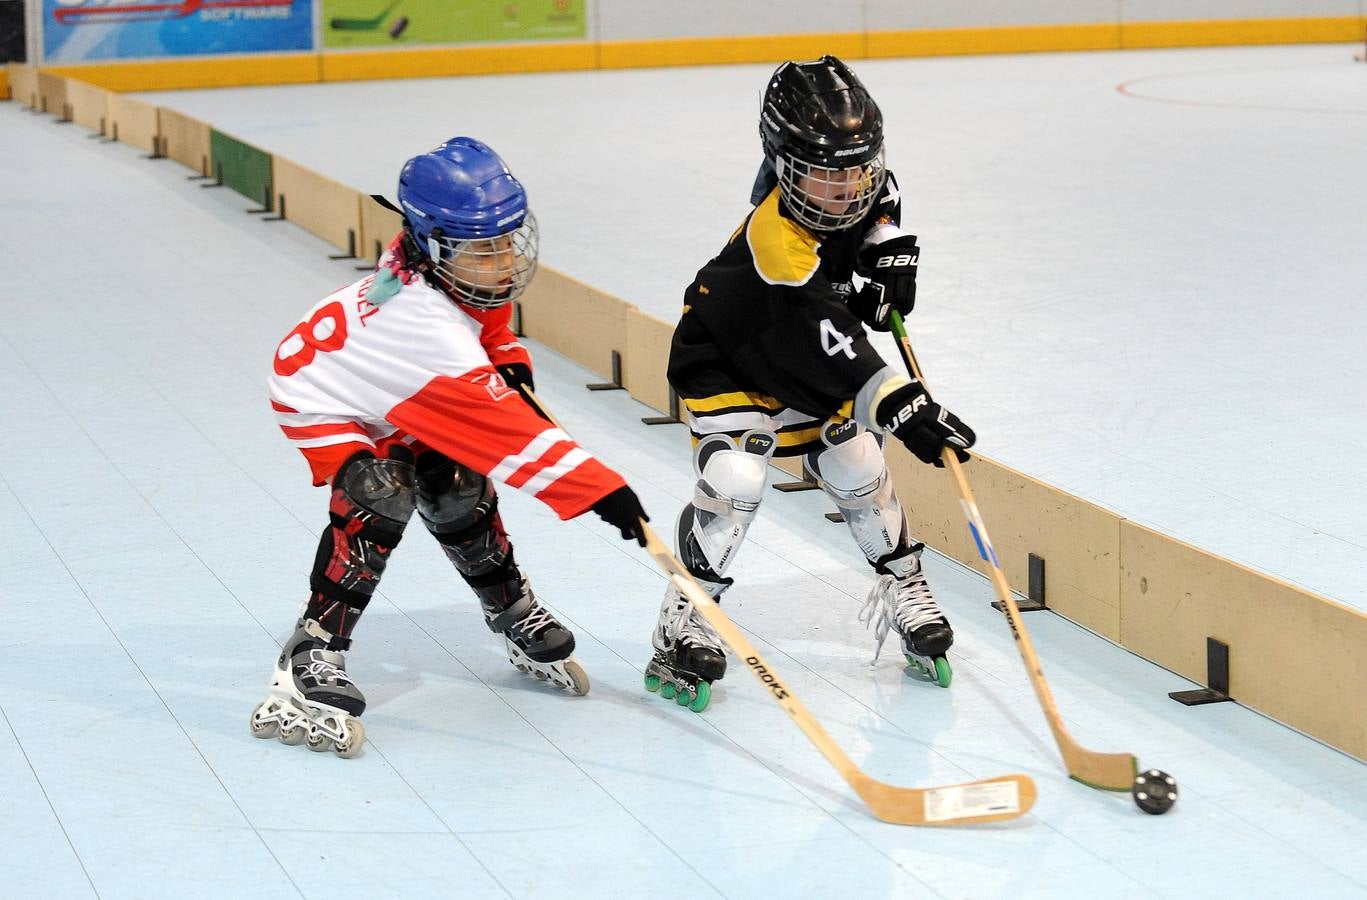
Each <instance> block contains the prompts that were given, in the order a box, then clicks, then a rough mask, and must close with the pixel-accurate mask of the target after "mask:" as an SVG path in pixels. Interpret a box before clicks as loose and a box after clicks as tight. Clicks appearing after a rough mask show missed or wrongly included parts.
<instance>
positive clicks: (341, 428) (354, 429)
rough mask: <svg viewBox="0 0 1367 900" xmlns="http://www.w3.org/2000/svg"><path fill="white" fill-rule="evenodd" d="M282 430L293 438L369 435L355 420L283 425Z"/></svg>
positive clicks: (288, 436)
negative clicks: (321, 423)
mask: <svg viewBox="0 0 1367 900" xmlns="http://www.w3.org/2000/svg"><path fill="white" fill-rule="evenodd" d="M280 430H281V431H283V432H285V437H287V438H290V439H291V440H299V439H301V438H315V437H324V436H326V435H332V434H346V435H358V436H360V437H363V438H364V437H368V435H367V434H366V431H365V429H364V428H362V427H361V426H360V425H358V424H356V423H355V422H334V423H329V424H324V425H304V426H294V425H281V426H280Z"/></svg>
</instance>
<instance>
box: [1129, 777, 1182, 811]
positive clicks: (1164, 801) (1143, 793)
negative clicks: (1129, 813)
mask: <svg viewBox="0 0 1367 900" xmlns="http://www.w3.org/2000/svg"><path fill="white" fill-rule="evenodd" d="M1130 794H1131V795H1132V796H1133V797H1134V805H1135V806H1137V807H1139V808H1140V809H1142V810H1144V812H1146V813H1148V814H1149V815H1151V816H1161V815H1163V813H1165V812H1167V811H1168V810H1170V809H1172V805H1173V804H1174V803H1176V802H1177V779H1175V778H1173V777H1172V776H1171V775H1169V774H1168V773H1167V772H1164V771H1162V770H1160V769H1149V770H1148V771H1147V772H1141V773H1139V775H1137V776H1136V777H1135V779H1134V786H1133V787H1131V788H1130Z"/></svg>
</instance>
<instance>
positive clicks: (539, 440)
mask: <svg viewBox="0 0 1367 900" xmlns="http://www.w3.org/2000/svg"><path fill="white" fill-rule="evenodd" d="M568 440H572V439H571V438H570V436H569V435H568V434H566V433H565V432H563V431H561V430H560V429H559V428H547V429H546V430H545V431H543V432H541V433H540V434H538V435H537V436H536V437H534V438H532V439H531V440H530V441H528V442H527V446H525V447H523V448H522V449H521V450H519V451H518V452H517V453H510V454H509V455H507V456H505V457H503V459H502V461H500V462H499V464H498V465H496V466H494V468H493V469H492V470H491V471H490V472H489V477H490V478H492V479H494V480H495V481H502V482H507V480H508V479H509V478H512V477H513V473H515V472H516V471H517V470H518V469H520V468H522V467H523V466H525V465H526V464H527V463H529V462H534V461H535V460H538V459H540V458H541V457H542V456H543V455H544V454H545V453H546V451H547V450H549V449H551V448H552V447H554V446H555V445H556V444H558V443H560V442H561V441H568ZM567 455H568V454H567ZM523 490H526V488H525V487H524V488H523Z"/></svg>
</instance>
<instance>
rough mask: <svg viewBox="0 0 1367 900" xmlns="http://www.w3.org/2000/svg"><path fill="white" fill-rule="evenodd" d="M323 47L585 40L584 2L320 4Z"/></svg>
mask: <svg viewBox="0 0 1367 900" xmlns="http://www.w3.org/2000/svg"><path fill="white" fill-rule="evenodd" d="M321 3H322V4H323V46H324V47H393V46H398V45H402V44H409V45H413V44H467V43H477V42H481V41H536V40H564V39H567V38H583V37H584V36H585V34H586V26H585V14H584V0H321Z"/></svg>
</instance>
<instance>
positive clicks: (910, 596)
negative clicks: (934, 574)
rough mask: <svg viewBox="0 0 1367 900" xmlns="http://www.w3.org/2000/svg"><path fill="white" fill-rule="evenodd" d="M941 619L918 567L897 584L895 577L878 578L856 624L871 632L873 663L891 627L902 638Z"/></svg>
mask: <svg viewBox="0 0 1367 900" xmlns="http://www.w3.org/2000/svg"><path fill="white" fill-rule="evenodd" d="M942 618H944V613H943V612H941V610H940V605H939V604H938V603H936V602H935V597H934V596H933V595H932V594H931V593H930V585H929V584H928V583H927V582H926V576H925V575H924V574H922V572H921V567H920V566H919V565H917V567H916V571H914V572H911V573H910V574H908V575H907V576H906V577H905V578H902V579H900V580H899V579H898V578H897V577H896V576H895V575H880V576H878V583H877V584H875V585H874V586H873V590H871V591H869V596H868V597H867V598H866V599H865V600H864V605H863V607H861V608H860V610H859V621H861V622H863V623H864V624H865V626H872V627H873V629H874V631H873V638H874V641H875V642H876V643H875V647H874V653H873V661H874V662H877V661H878V655H879V654H880V653H882V652H883V642H884V641H885V640H886V639H887V636H888V631H889V630H890V629H892V628H894V627H895V628H896V629H897V631H898V633H899V634H901V635H904V636H905V635H909V634H911V633H912V632H913V631H915V630H916V629H918V628H920V627H922V626H924V625H929V624H930V623H932V622H936V621H939V620H940V619H942Z"/></svg>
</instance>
